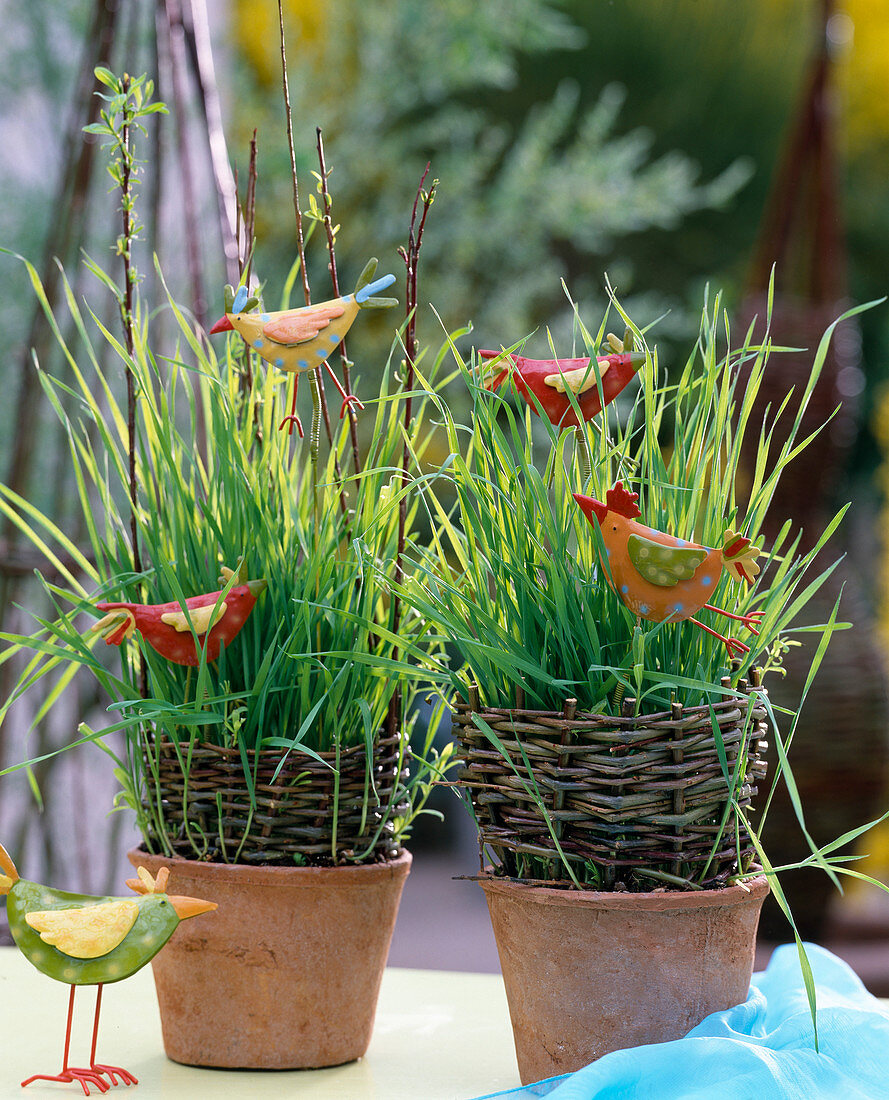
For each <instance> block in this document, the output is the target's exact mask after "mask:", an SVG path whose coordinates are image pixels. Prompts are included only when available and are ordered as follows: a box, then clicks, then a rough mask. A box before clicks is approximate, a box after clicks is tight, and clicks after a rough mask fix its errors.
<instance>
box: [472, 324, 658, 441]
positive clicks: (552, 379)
mask: <svg viewBox="0 0 889 1100" xmlns="http://www.w3.org/2000/svg"><path fill="white" fill-rule="evenodd" d="M607 340H608V343H609V345H610V347H611V348H612V353H611V354H610V355H604V356H597V357H596V360H595V364H596V365H595V366H594V365H593V360H592V358H591V357H590V356H587V357H586V358H585V359H526V358H525V356H524V355H514V354H509V353H507V352H503V351H486V350H484V349H481V350H480V351H479V355H480V356H481V358H482V359H493V360H495V363H494V369H493V371H492V373H491V375H490V377H489V379H488V381H487V382H486V386H487V388H488V389H491V390H496V389H497V387H498V386H500V385H501V383H503V382H504V381H505V380H506V379H507V378H509V377H511V378H512V381H513V382H514V384H515V387H516V389H517V390H518V391H519V393H520V394H521V395H522V397H524V399H525V400H526V401H527V402H528V404H529V405H530V406H531V408H532V410H533V411H534V412H535V413H537V412H538V408H537V405H538V402H539V404H540V407H541V408H542V409H543V411H544V412H545V413H546V415H547V417H548V418H549V419H550V420H551V421H552V423H553V424H555V425H556V427H561V428H565V427H577V425H578V418H577V413H576V411H575V409H574V406H573V405H572V404H571V400H570V398H569V397H568V392H567V391H568V390H570V391H571V392H572V393H573V394H574V395H575V397H576V399H577V405H578V408H579V409H580V415H581V417H582V418H583V420H585V421H586V420H591V419H592V418H593V417H594V416H595V415H596V414H597V413H599V412H601V411H602V407H603V405H607V404H608V403H609V402H610V401H613V400H614V399H615V397H617V395H618V394H619V393H620V392H621V391H622V390H623V389H624V387H625V386H626V385H627V384H628V383H629V381H630V380H631V379H632V377H633V375H634V374H635V373H636V372H637V371H638V370H639V368H640V367H641V366H642V364H643V363H644V362H645V354H644V353H643V352H641V351H634V350H633V334H632V332H630V330H629V329H628V330H627V331H626V333H625V334H624V338H623V340H619V339H618V338H617V337H616V336H615V335H614V334H613V333H609V334H608V336H607ZM501 364H502V366H501ZM498 367H500V369H499V370H498V369H497V368H498ZM600 385H601V392H600V388H599V387H600ZM532 394H533V395H534V397H532V396H531V395H532ZM535 397H536V398H537V401H535V400H534V398H535Z"/></svg>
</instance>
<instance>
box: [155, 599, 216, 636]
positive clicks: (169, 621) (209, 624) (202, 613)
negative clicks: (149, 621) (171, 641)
mask: <svg viewBox="0 0 889 1100" xmlns="http://www.w3.org/2000/svg"><path fill="white" fill-rule="evenodd" d="M214 608H216V614H215V615H214V614H213V609H214ZM225 612H226V606H225V600H223V601H222V603H221V604H220V605H219V606H218V607H216V605H215V604H212V603H208V604H207V605H206V606H205V607H192V608H190V609H189V615H190V616H191V624H189V621H188V618H187V617H186V615H185V612H184V611H165V612H164V614H163V615H161V622H162V623H165V624H166V625H167V626H171V627H172V628H173V629H174V630H177V631H178V632H179V633H180V634H181V633H182V632H183V631H185V630H191V628H192V626H193V627H194V632H195V634H206V633H207V631H208V630H212V629H213V627H214V626H216V624H217V623H218V622H219V620H220V619H221V618H222V617H223V616H224V615H225Z"/></svg>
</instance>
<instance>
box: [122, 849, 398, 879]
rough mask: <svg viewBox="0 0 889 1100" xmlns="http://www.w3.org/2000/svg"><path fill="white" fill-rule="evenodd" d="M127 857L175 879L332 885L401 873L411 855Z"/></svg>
mask: <svg viewBox="0 0 889 1100" xmlns="http://www.w3.org/2000/svg"><path fill="white" fill-rule="evenodd" d="M127 859H129V861H130V863H131V864H132V865H133V866H134V867H139V866H143V867H145V868H146V870H148V871H151V872H152V873H155V870H156V869H157V868H159V867H169V868H170V877H171V878H172V879H173V881H174V882H175V881H176V872H177V870H178V871H179V872H181V874H185V875H189V876H191V877H192V878H193V879H197V880H212V881H213V882H215V883H230V884H231V885H233V886H266V885H268V886H288V887H289V886H296V887H300V886H309V887H315V886H320V885H328V886H332V885H335V884H336V883H339V884H340V885H342V884H343V883H344V880H345V879H350V880H351V884H352V885H360V884H362V883H367V884H368V885H369V884H371V883H373V882H376V881H379V880H380V879H386V878H393V877H403V876H405V875H407V873H408V871H409V870H410V866H411V862H412V861H413V856H412V855H411V853H410V852H409V851H408V850H407V849H406V848H402V849H401V853H400V855H398V856H396V858H395V859H389V860H386V861H385V862H384V863H344V864H340V865H338V866H336V867H297V866H296V865H294V866H293V867H281V866H277V865H271V864H270V865H268V866H263V865H261V864H252V863H211V862H209V861H205V860H198V859H185V858H183V857H182V856H169V857H168V856H164V855H155V854H152V853H151V852H146V851H145V850H144V849H143V848H141V847H139V848H131V849H130V850H129V851H128V852H127Z"/></svg>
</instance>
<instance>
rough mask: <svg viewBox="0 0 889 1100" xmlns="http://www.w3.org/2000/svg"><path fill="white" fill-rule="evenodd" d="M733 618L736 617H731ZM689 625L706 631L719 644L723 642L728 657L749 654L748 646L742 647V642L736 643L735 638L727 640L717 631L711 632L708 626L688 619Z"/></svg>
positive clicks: (696, 620)
mask: <svg viewBox="0 0 889 1100" xmlns="http://www.w3.org/2000/svg"><path fill="white" fill-rule="evenodd" d="M731 617H732V618H735V617H736V616H734V615H733V616H731ZM688 621H689V622H690V623H694V624H695V626H699V627H700V628H701V630H706V632H707V633H708V634H712V635H713V637H714V638H718V639H719V640H720V641H721V642H725V648H726V649H727V650H728V655H729V657H737V656H738V655H739V654H741V653H749V652H750V646H749V645H744V643H743V642H741V641H738V639H737V638H728V637H726V635H725V634H720V633H719V631H718V630H713V629H711V628H710V627H709V626H706V625H705V624H704V623H702V622H700V621H699V620H698V619H693V618H691V617H689V620H688Z"/></svg>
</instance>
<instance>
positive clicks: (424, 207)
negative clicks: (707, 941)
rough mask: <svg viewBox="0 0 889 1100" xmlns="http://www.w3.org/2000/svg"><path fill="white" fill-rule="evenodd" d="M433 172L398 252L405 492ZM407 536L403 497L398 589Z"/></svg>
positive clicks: (394, 719) (396, 614)
mask: <svg viewBox="0 0 889 1100" xmlns="http://www.w3.org/2000/svg"><path fill="white" fill-rule="evenodd" d="M429 168H430V166H429V164H427V165H426V169H425V171H424V172H423V175H422V176H421V177H420V183H419V185H418V186H417V194H416V197H415V198H414V206H413V209H412V211H411V222H410V227H409V230H408V243H407V248H399V250H398V252H399V255H400V256H401V258H402V259H403V260H404V263H405V268H406V280H405V283H406V286H405V311H406V317H407V325H406V326H405V333H404V368H405V370H404V381H403V383H402V392H403V394H404V447H403V450H402V455H401V487H402V490H404V489H406V488H407V485H408V481H409V480H410V478H409V474H408V469H409V465H410V447H409V445H408V440H409V438H410V427H411V420H412V418H413V398H412V396H411V394H412V392H413V388H414V377H415V374H414V369H415V366H416V361H417V306H418V303H419V298H418V294H417V273H418V269H419V260H420V248H421V247H422V244H423V233H424V231H425V229H426V217H427V215H428V214H429V208H430V207H431V206H432V203H433V202H434V201H435V190H436V188H437V186H438V180H433V181H432V185H431V186H430V188H429V190H428V191H424V190H423V185H424V184H425V183H426V177H427V176H428V175H429ZM418 216H419V220H418ZM406 535H407V495H406V494H404V493H403V494H402V497H401V500H400V501H399V502H398V547H397V550H396V554H395V565H394V568H393V579H394V581H395V584H396V586H397V585H399V584H401V582H402V581H403V579H404V565H403V558H404V550H405V541H406ZM391 621H392V627H391V629H392V633H393V634H397V633H398V630H399V627H400V625H401V598H400V596H399V594H398V592H397V591H396V592H395V594H394V595H393V597H392V620H391ZM393 659H394V660H397V659H398V649H397V648H396V649H395V650H394V651H393ZM400 711H401V692H400V691H396V692H395V693H394V694H393V696H392V699H391V701H390V704H389V712H388V715H387V725H388V730H389V733H390V734H395V732H396V731H397V728H398V721H399V713H400Z"/></svg>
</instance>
